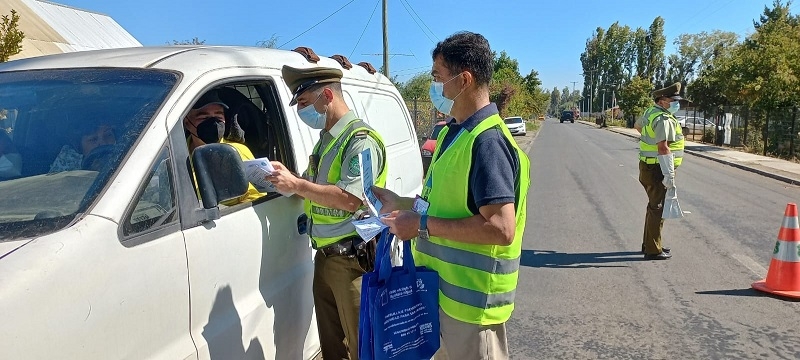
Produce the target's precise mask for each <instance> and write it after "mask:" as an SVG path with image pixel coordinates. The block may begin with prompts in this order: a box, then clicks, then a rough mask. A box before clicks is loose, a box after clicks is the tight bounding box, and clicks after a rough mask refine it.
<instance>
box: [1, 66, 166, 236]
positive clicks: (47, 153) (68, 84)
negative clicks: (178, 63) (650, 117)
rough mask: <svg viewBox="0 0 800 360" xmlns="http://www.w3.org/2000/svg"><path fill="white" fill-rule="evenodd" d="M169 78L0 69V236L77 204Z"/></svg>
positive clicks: (141, 124) (39, 230)
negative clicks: (3, 70) (1, 70)
mask: <svg viewBox="0 0 800 360" xmlns="http://www.w3.org/2000/svg"><path fill="white" fill-rule="evenodd" d="M177 80H178V75H177V74H174V73H170V72H164V71H157V70H150V69H147V70H145V69H112V68H103V69H89V68H86V69H61V70H33V71H18V72H0V194H3V195H2V196H0V241H4V240H9V239H14V238H19V237H33V236H40V235H43V234H46V233H49V232H53V231H56V230H59V229H61V228H63V227H65V226H67V225H69V224H70V223H71V222H72V221H73V220H74V219H75V218H76V217H77V216H79V215H80V214H82V213H83V212H85V211H86V209H87V208H88V207H89V206H91V204H92V203H93V201H94V200H95V198H96V197H97V195H98V194H99V193H100V192H101V191H102V190H103V189H104V188H105V186H106V183H107V182H108V180H109V179H110V178H111V175H112V174H113V173H114V172H115V170H116V169H117V167H118V166H119V164H120V162H121V160H122V159H123V158H124V157H125V155H126V154H127V153H128V151H129V150H130V148H131V146H132V145H133V144H134V143H135V142H136V140H137V139H138V137H139V135H140V134H141V133H142V132H143V129H144V128H145V126H146V125H147V124H148V123H149V122H150V120H151V118H152V117H153V115H154V114H155V112H156V110H157V109H158V108H159V107H160V106H161V104H162V102H163V101H164V99H165V98H166V97H167V95H168V94H169V92H170V91H171V90H172V88H173V86H174V85H175V83H176V82H177Z"/></svg>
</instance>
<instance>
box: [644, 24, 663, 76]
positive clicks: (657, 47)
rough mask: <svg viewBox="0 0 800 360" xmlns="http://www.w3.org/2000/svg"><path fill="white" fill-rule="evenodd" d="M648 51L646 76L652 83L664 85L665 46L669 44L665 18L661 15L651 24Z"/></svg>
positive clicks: (646, 52) (648, 32)
mask: <svg viewBox="0 0 800 360" xmlns="http://www.w3.org/2000/svg"><path fill="white" fill-rule="evenodd" d="M645 40H646V42H645V43H646V47H645V48H646V51H645V58H646V60H645V64H646V68H645V71H644V75H645V78H647V79H649V80H650V82H651V83H652V84H654V85H655V86H656V87H658V88H660V87H661V86H663V85H664V82H665V80H664V79H665V77H666V69H664V58H665V56H664V48H665V47H666V45H667V38H666V36H664V19H663V18H662V17H661V16H659V17H656V18H655V19H654V20H653V23H652V24H650V28H648V30H647V37H646V39H645Z"/></svg>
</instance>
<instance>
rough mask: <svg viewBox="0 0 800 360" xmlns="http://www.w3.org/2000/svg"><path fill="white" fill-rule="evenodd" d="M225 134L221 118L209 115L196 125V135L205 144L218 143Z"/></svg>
mask: <svg viewBox="0 0 800 360" xmlns="http://www.w3.org/2000/svg"><path fill="white" fill-rule="evenodd" d="M223 135H225V123H224V122H222V119H220V118H215V117H210V118H207V119H205V120H203V122H201V123H200V124H199V125H197V137H198V138H200V140H203V142H204V143H206V144H213V143H218V142H219V139H222V136H223Z"/></svg>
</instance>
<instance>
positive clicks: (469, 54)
mask: <svg viewBox="0 0 800 360" xmlns="http://www.w3.org/2000/svg"><path fill="white" fill-rule="evenodd" d="M438 56H441V57H442V60H444V63H445V66H446V67H447V70H449V71H450V72H451V73H452V74H455V73H460V72H462V71H469V72H470V73H472V76H474V77H475V81H476V82H477V83H478V84H480V85H489V82H490V81H491V80H492V73H493V72H494V56H492V49H491V48H490V47H489V41H488V40H486V38H485V37H483V35H481V34H476V33H473V32H469V31H461V32H457V33H455V34H453V35H450V37H448V38H447V39H444V40H443V41H440V42H439V43H438V44H436V48H434V49H433V53H432V57H433V60H436V58H437V57H438Z"/></svg>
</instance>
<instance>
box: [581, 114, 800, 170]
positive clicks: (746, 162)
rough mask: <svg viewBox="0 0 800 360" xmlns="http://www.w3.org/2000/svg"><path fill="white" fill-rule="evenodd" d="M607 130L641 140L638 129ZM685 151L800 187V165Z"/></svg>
mask: <svg viewBox="0 0 800 360" xmlns="http://www.w3.org/2000/svg"><path fill="white" fill-rule="evenodd" d="M578 122H580V123H581V124H583V125H587V126H591V127H595V128H597V127H599V126H598V125H595V124H594V123H590V122H586V121H580V120H578ZM606 129H607V130H609V131H613V132H615V133H618V134H622V135H625V136H629V137H632V138H636V139H638V138H639V132H638V131H636V129H628V128H624V127H608V128H606ZM684 151H685V152H687V153H689V154H692V155H695V156H699V157H702V158H706V159H709V160H713V161H716V162H719V163H723V164H726V165H730V166H733V167H737V168H739V169H742V170H747V171H750V172H754V173H757V174H760V175H764V176H767V177H770V178H773V179H775V180H780V181H783V182H786V183H789V184H792V185H800V164H798V163H794V162H791V161H787V160H781V159H776V158H771V157H768V156H761V155H756V154H751V153H747V152H743V151H738V150H732V149H730V148H723V147H719V146H714V145H709V144H703V143H697V142H693V141H686V142H685V149H684Z"/></svg>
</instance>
